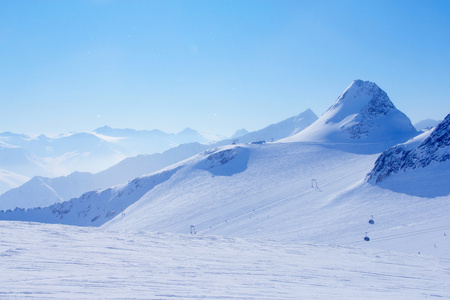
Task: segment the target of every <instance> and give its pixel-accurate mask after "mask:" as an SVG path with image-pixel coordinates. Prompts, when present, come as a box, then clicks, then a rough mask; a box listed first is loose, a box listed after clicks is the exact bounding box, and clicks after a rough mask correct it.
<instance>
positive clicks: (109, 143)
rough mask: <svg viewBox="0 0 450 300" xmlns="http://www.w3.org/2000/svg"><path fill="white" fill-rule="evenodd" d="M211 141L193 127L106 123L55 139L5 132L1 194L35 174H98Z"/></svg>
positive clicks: (0, 145) (0, 138)
mask: <svg viewBox="0 0 450 300" xmlns="http://www.w3.org/2000/svg"><path fill="white" fill-rule="evenodd" d="M211 141H212V140H208V139H207V138H206V137H204V136H203V135H201V134H200V133H198V132H197V131H195V130H192V129H190V128H186V129H185V130H183V131H181V132H179V133H178V134H168V133H164V132H162V131H160V130H133V129H113V128H110V127H107V126H104V127H101V128H98V129H96V130H94V131H92V132H81V133H70V134H65V135H61V136H57V137H54V138H50V137H47V136H45V135H40V136H38V137H31V136H28V135H24V134H14V133H10V132H4V133H0V170H1V172H0V193H3V192H5V191H7V190H9V189H11V188H14V187H17V186H19V185H20V184H22V183H24V182H26V181H27V180H29V179H30V178H32V177H34V176H45V177H55V176H65V175H68V174H70V173H72V172H75V171H77V172H94V173H96V172H100V171H103V170H105V169H107V168H109V167H111V166H113V165H114V164H116V163H118V162H119V161H121V160H123V159H124V158H127V157H130V156H136V155H139V154H152V153H157V152H163V151H166V150H168V149H170V148H172V147H175V146H177V145H179V144H183V143H190V142H198V143H207V142H211Z"/></svg>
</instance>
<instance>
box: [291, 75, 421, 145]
mask: <svg viewBox="0 0 450 300" xmlns="http://www.w3.org/2000/svg"><path fill="white" fill-rule="evenodd" d="M415 135H417V132H416V130H415V128H414V126H413V125H412V124H411V121H410V120H409V118H408V117H407V116H405V115H404V114H403V113H402V112H400V111H399V110H398V109H396V108H395V106H394V104H393V103H392V102H391V100H390V99H389V97H388V96H387V94H386V93H385V92H384V91H383V90H382V89H380V88H379V87H378V86H377V85H376V84H375V83H372V82H369V81H361V80H355V81H354V82H353V83H352V84H351V85H350V86H349V87H348V88H347V89H346V90H345V92H344V93H343V94H342V95H341V96H340V97H339V98H338V99H337V100H336V102H335V103H334V104H333V105H332V106H331V107H330V108H329V109H328V110H327V111H326V112H325V113H324V114H323V115H322V116H321V117H320V118H319V119H318V120H317V121H316V122H314V124H312V125H311V126H309V127H308V128H307V129H305V130H303V131H302V132H300V133H298V134H296V135H294V136H292V137H289V138H286V139H284V140H283V141H285V142H298V141H310V142H331V143H343V142H344V143H345V142H355V141H358V142H365V143H377V142H391V143H392V144H396V143H398V142H402V141H406V140H408V139H410V138H411V137H413V136H415Z"/></svg>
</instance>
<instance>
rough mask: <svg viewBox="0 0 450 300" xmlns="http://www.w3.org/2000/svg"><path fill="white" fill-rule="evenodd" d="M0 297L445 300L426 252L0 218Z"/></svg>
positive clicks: (447, 288)
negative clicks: (129, 230) (412, 253)
mask: <svg viewBox="0 0 450 300" xmlns="http://www.w3.org/2000/svg"><path fill="white" fill-rule="evenodd" d="M0 264H1V269H2V272H0V298H5V299H11V298H20V299H27V298H28V299H86V298H91V299H93V298H95V299H106V298H107V299H110V298H116V299H217V298H220V299H435V298H436V299H445V298H450V268H449V266H450V264H449V261H448V260H447V259H441V258H436V257H430V256H425V255H419V254H416V255H409V254H404V253H393V252H384V251H381V250H373V249H364V250H363V249H357V248H352V247H342V246H327V245H317V244H308V243H288V242H284V243H280V242H274V241H270V240H264V241H262V240H252V239H241V238H226V237H216V236H197V235H181V234H170V233H149V232H124V231H122V232H117V231H116V232H115V231H105V230H103V229H99V228H93V227H74V226H65V225H53V224H37V223H26V222H5V221H1V222H0Z"/></svg>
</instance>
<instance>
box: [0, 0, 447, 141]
mask: <svg viewBox="0 0 450 300" xmlns="http://www.w3.org/2000/svg"><path fill="white" fill-rule="evenodd" d="M449 16H450V1H447V0H442V1H425V0H423V1H411V0H408V1H399V0H395V1H392V0H389V1H383V0H377V1H364V0H355V1H350V0H348V1H334V0H332V1H320V0H314V1H300V0H298V1H283V0H276V1H275V0H274V1H245V0H239V1H231V0H227V1H211V0H207V1H107V0H103V1H102V0H90V1H88V0H84V1H83V0H76V1H75V0H73V1H70V0H66V1H53V0H48V1H40V0H33V1H27V0H20V1H8V0H0V101H1V109H0V131H12V132H18V133H27V134H37V133H47V134H59V133H63V132H70V131H89V130H93V129H95V128H97V127H100V126H103V125H109V126H112V127H117V128H135V129H154V128H158V129H161V130H164V131H166V132H178V131H180V130H182V129H183V128H185V127H191V128H194V129H196V130H199V131H204V132H210V133H219V134H225V135H231V134H232V133H233V132H234V131H235V130H237V129H239V128H242V127H245V128H246V129H248V130H257V129H260V128H262V127H264V126H267V125H269V124H271V123H275V122H278V121H281V120H283V119H286V118H288V117H291V116H293V115H295V114H298V113H300V112H302V111H304V110H306V109H307V108H311V109H312V110H313V111H314V112H315V113H316V114H317V115H321V114H322V113H323V112H324V111H325V110H326V109H327V108H328V107H329V106H330V105H331V104H332V103H333V101H334V100H335V99H336V98H337V97H338V96H339V95H340V94H341V93H342V92H343V91H344V89H345V88H346V87H347V86H348V85H349V84H350V83H351V82H352V81H353V80H354V79H363V80H370V81H374V82H376V83H377V84H378V85H379V86H380V87H381V88H382V89H384V90H385V91H386V92H387V93H388V95H389V97H390V98H391V100H392V101H393V102H394V104H395V105H396V106H397V107H398V108H399V109H400V110H402V111H403V112H404V113H406V114H407V115H408V116H409V117H410V118H411V120H412V121H413V123H415V122H418V121H420V120H422V119H427V118H432V119H442V118H444V117H445V115H446V114H448V113H450V17H449Z"/></svg>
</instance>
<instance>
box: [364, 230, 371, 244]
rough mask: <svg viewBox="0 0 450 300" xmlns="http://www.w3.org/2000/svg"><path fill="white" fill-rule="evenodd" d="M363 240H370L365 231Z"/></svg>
mask: <svg viewBox="0 0 450 300" xmlns="http://www.w3.org/2000/svg"><path fill="white" fill-rule="evenodd" d="M364 240H365V241H366V242H368V241H370V238H369V237H368V236H367V232H366V236H365V237H364Z"/></svg>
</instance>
